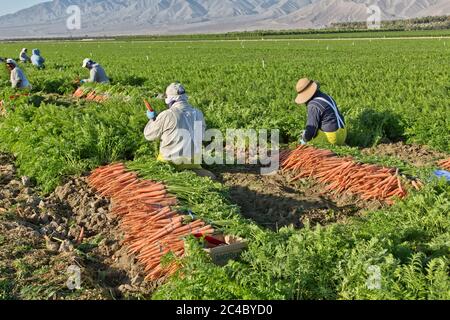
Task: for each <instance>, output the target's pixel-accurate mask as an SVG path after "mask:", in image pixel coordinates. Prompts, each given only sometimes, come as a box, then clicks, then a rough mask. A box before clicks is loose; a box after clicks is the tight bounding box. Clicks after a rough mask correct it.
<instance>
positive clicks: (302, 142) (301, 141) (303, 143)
mask: <svg viewBox="0 0 450 320" xmlns="http://www.w3.org/2000/svg"><path fill="white" fill-rule="evenodd" d="M305 133H306V131H303V132H302V135H301V137H300V140H299V141H298V143H299V144H301V145H305V144H306V142H305V140H303V137H304V136H305Z"/></svg>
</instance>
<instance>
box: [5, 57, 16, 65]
mask: <svg viewBox="0 0 450 320" xmlns="http://www.w3.org/2000/svg"><path fill="white" fill-rule="evenodd" d="M6 64H12V65H15V66H16V67H17V62H16V61H14V60H13V59H6Z"/></svg>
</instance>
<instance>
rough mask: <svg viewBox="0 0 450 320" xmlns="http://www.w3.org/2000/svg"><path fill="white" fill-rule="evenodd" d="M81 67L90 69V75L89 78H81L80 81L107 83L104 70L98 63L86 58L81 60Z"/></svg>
mask: <svg viewBox="0 0 450 320" xmlns="http://www.w3.org/2000/svg"><path fill="white" fill-rule="evenodd" d="M83 68H86V69H89V70H90V77H89V79H84V80H81V81H80V82H81V83H92V82H95V83H109V79H108V77H107V76H106V72H105V70H104V69H103V67H102V66H101V65H99V64H98V63H96V62H94V61H92V60H91V59H89V58H86V59H84V60H83Z"/></svg>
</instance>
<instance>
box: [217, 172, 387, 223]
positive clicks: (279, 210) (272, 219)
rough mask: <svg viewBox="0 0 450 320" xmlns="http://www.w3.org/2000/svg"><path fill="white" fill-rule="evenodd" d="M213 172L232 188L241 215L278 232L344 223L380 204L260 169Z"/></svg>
mask: <svg viewBox="0 0 450 320" xmlns="http://www.w3.org/2000/svg"><path fill="white" fill-rule="evenodd" d="M214 173H215V174H216V175H217V176H218V179H219V180H220V181H221V182H223V183H224V184H225V185H226V186H227V187H229V188H230V197H231V200H232V201H233V202H234V203H236V204H237V205H239V206H240V208H241V212H242V214H243V215H244V216H245V217H246V218H249V219H252V220H253V221H255V222H256V223H258V224H259V225H261V226H263V227H266V228H269V229H271V230H277V229H279V228H281V227H283V226H288V225H294V226H295V227H297V228H301V227H303V226H304V224H305V223H306V221H308V222H309V223H310V224H312V225H315V224H321V225H325V224H330V223H334V222H337V221H343V220H345V219H347V218H348V217H351V216H356V215H359V213H360V212H361V211H362V210H363V209H365V208H368V207H369V206H372V207H373V208H376V207H379V206H381V203H379V202H372V203H367V202H362V201H359V200H358V199H357V198H355V197H349V196H340V197H338V198H334V197H332V196H331V195H330V194H329V193H327V192H325V191H324V190H323V189H322V188H321V187H320V186H319V185H318V184H315V183H314V182H309V181H307V180H304V181H301V182H291V181H290V180H291V178H293V177H290V176H288V175H281V174H276V175H270V176H267V175H261V174H260V168H259V167H257V166H241V167H217V168H215V169H214Z"/></svg>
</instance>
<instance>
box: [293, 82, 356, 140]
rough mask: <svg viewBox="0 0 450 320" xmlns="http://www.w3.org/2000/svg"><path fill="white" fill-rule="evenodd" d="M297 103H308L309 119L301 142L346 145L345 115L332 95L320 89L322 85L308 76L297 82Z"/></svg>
mask: <svg viewBox="0 0 450 320" xmlns="http://www.w3.org/2000/svg"><path fill="white" fill-rule="evenodd" d="M297 93H298V95H297V98H296V99H295V102H296V103H297V104H306V105H307V108H308V121H307V124H306V130H305V131H304V132H303V134H302V137H301V139H300V143H302V144H306V143H307V142H319V143H329V144H332V145H344V144H345V140H346V139H347V128H346V125H345V119H344V116H343V115H342V114H341V112H340V111H339V109H338V107H337V104H336V102H335V101H334V99H333V98H332V97H330V96H329V95H327V94H325V93H323V92H322V91H320V85H319V84H318V83H317V82H315V81H312V80H309V79H307V78H304V79H300V80H299V81H298V83H297Z"/></svg>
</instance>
